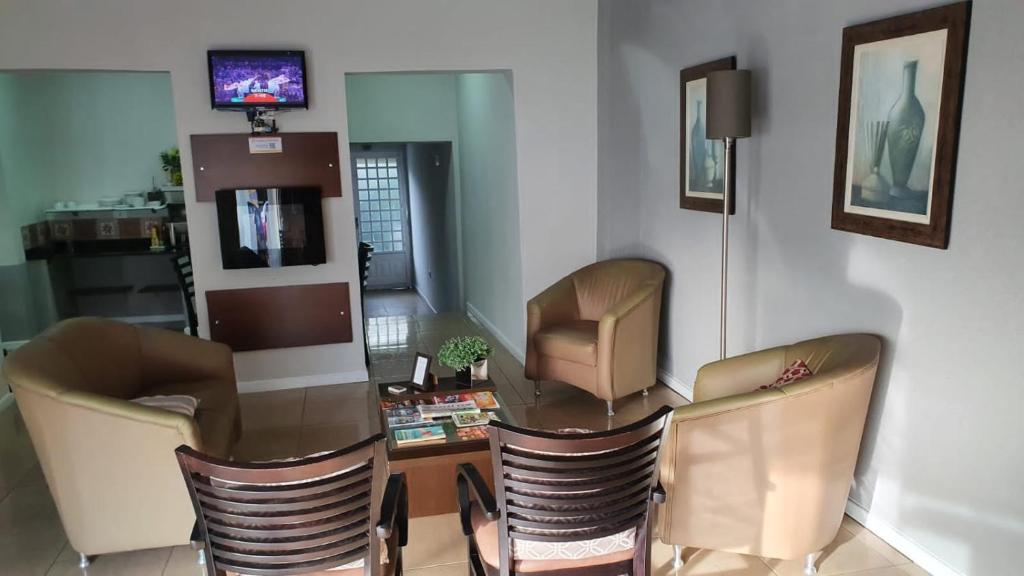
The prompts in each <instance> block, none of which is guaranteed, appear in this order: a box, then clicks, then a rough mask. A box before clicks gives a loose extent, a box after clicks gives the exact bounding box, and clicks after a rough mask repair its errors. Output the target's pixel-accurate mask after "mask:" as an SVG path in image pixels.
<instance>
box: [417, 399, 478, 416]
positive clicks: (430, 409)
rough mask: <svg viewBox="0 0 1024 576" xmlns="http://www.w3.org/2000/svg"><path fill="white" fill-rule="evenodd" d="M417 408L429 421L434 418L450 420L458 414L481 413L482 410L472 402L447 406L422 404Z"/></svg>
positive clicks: (448, 404)
mask: <svg viewBox="0 0 1024 576" xmlns="http://www.w3.org/2000/svg"><path fill="white" fill-rule="evenodd" d="M416 408H417V409H418V410H419V412H420V416H422V417H424V418H426V419H428V420H430V419H433V418H448V417H449V416H451V415H452V414H455V413H456V412H467V413H474V414H479V413H480V409H479V408H477V406H476V403H475V402H473V401H471V400H467V401H465V402H452V403H446V404H420V405H419V406H417V407H416Z"/></svg>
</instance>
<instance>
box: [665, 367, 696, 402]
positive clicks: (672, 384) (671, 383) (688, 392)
mask: <svg viewBox="0 0 1024 576" xmlns="http://www.w3.org/2000/svg"><path fill="white" fill-rule="evenodd" d="M658 380H660V381H661V383H662V384H664V385H665V386H668V387H669V388H670V389H672V391H674V392H675V393H676V394H679V395H681V396H682V397H683V398H686V399H687V400H689V401H690V402H693V384H692V383H687V382H683V381H682V380H680V379H679V378H676V377H675V376H673V375H672V374H671V373H670V372H669V371H668V370H665V369H664V368H658Z"/></svg>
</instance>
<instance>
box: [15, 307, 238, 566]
mask: <svg viewBox="0 0 1024 576" xmlns="http://www.w3.org/2000/svg"><path fill="white" fill-rule="evenodd" d="M3 376H4V379H6V380H7V381H8V382H10V384H11V385H12V387H13V389H14V397H15V400H16V401H17V403H18V409H19V410H20V411H21V414H22V416H23V418H24V419H25V424H26V427H27V428H28V432H29V435H30V436H31V438H32V444H33V446H34V447H35V450H36V454H37V455H38V457H39V462H40V464H41V465H42V469H43V473H44V475H45V476H46V482H47V484H48V485H49V487H50V492H51V494H53V499H54V502H55V503H56V504H57V510H58V511H59V513H60V518H61V521H62V523H63V524H64V531H65V532H66V533H67V537H68V540H69V541H70V543H71V546H72V547H73V548H74V549H75V550H76V551H77V552H78V553H79V554H81V555H83V556H82V561H83V564H87V559H88V556H90V555H94V554H105V553H111V552H121V551H127V550H140V549H145V548H156V547H163V546H172V545H179V544H187V543H188V542H189V540H190V536H191V532H192V527H193V524H194V522H195V514H194V512H193V509H192V504H191V500H190V499H189V495H188V492H187V490H186V488H185V483H184V482H183V481H182V478H181V471H180V470H179V469H178V462H177V460H176V458H175V454H174V450H175V448H177V447H178V446H180V445H182V444H187V445H189V446H192V447H193V448H195V449H197V450H201V451H203V452H206V453H209V454H215V455H217V456H219V457H227V456H229V455H230V453H231V450H232V448H233V446H234V443H235V441H236V440H237V439H238V436H239V433H240V431H241V419H240V416H239V409H238V393H237V390H236V386H235V373H234V366H233V364H232V357H231V350H230V349H229V348H228V347H226V346H224V345H222V344H215V343H212V342H208V341H204V340H199V339H197V338H193V337H191V336H186V335H184V334H180V333H176V332H171V331H167V330H159V329H154V328H141V327H135V326H131V325H128V324H122V323H119V322H114V321H111V320H101V319H96V318H79V319H73V320H66V321H64V322H61V323H59V324H57V325H56V326H54V327H52V328H51V329H49V330H47V331H46V332H44V333H43V334H42V335H40V336H38V337H37V338H35V339H34V340H32V341H30V342H29V343H27V344H25V345H24V346H22V347H21V348H19V349H17V350H16V351H14V353H12V354H11V355H10V356H9V357H8V358H7V361H6V362H4V365H3ZM159 394H188V395H191V396H195V397H197V398H199V400H200V403H199V409H198V411H197V412H196V415H195V418H194V419H193V418H189V417H188V416H185V415H182V414H178V413H175V412H170V411H167V410H161V409H158V408H151V407H148V406H142V405H139V404H136V403H133V402H130V401H129V400H130V399H131V398H136V397H139V396H147V395H159Z"/></svg>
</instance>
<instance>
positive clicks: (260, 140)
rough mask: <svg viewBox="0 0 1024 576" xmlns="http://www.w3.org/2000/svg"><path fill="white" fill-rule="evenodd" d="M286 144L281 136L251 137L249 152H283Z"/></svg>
mask: <svg viewBox="0 0 1024 576" xmlns="http://www.w3.org/2000/svg"><path fill="white" fill-rule="evenodd" d="M283 152H284V144H282V143H281V137H280V136H257V137H251V138H249V154H281V153H283Z"/></svg>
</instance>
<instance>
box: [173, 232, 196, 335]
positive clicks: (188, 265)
mask: <svg viewBox="0 0 1024 576" xmlns="http://www.w3.org/2000/svg"><path fill="white" fill-rule="evenodd" d="M171 264H172V265H173V266H174V273H175V275H177V277H178V286H179V287H180V288H181V299H182V302H183V303H184V308H185V322H186V324H187V325H186V329H187V330H188V333H189V335H191V336H198V335H199V317H198V316H197V315H196V287H195V281H194V278H193V273H192V257H191V256H189V252H188V246H185V247H184V249H183V250H182V251H180V252H176V253H175V254H174V255H173V256H171Z"/></svg>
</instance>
